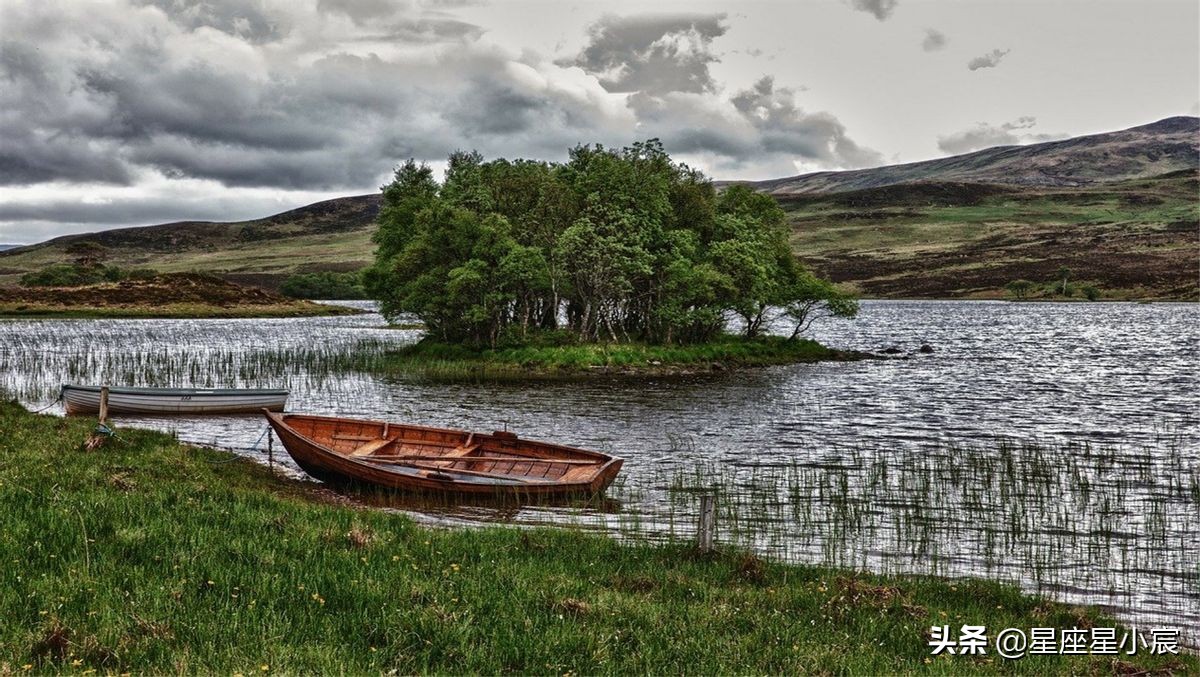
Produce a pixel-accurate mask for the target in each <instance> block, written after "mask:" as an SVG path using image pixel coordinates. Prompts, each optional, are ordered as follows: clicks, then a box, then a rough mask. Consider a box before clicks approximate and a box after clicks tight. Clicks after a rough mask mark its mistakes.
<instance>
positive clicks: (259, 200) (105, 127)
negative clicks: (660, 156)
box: [0, 0, 879, 241]
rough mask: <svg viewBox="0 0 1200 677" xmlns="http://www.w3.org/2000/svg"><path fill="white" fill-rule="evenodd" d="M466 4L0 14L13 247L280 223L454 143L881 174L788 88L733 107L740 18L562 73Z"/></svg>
mask: <svg viewBox="0 0 1200 677" xmlns="http://www.w3.org/2000/svg"><path fill="white" fill-rule="evenodd" d="M454 6H455V2H454V0H449V1H443V2H436V3H431V2H429V1H426V2H419V1H415V0H414V1H410V2H403V3H398V2H385V1H383V0H315V1H312V2H308V3H286V2H252V3H243V2H235V1H234V0H112V1H111V2H110V3H102V4H84V3H0V24H2V25H4V27H5V31H4V39H3V41H0V206H2V207H3V208H2V209H0V235H4V237H3V238H0V239H5V240H16V241H30V240H32V239H35V238H38V237H41V236H42V235H44V234H61V233H62V232H64V231H63V229H64V228H67V229H70V230H75V231H78V230H82V229H86V224H88V223H91V224H94V225H97V226H108V225H142V224H145V223H151V222H156V221H171V220H177V219H183V218H206V219H230V218H244V217H247V216H253V215H261V214H262V213H269V212H270V211H276V210H277V209H276V207H277V208H278V209H286V208H289V207H293V206H297V205H298V204H303V203H304V201H305V200H309V199H310V198H313V199H316V198H319V197H327V196H331V195H335V194H339V193H340V194H345V193H357V192H369V191H373V190H375V189H376V188H377V187H378V186H379V185H380V183H381V182H382V181H386V180H387V177H388V176H389V174H390V170H391V169H392V167H394V166H395V164H396V163H397V162H400V161H402V160H404V159H407V158H409V157H415V158H418V159H422V160H426V161H437V160H440V159H443V158H445V157H446V155H447V154H448V153H450V152H452V151H454V150H456V149H477V150H479V151H480V152H481V153H483V154H484V155H485V156H487V157H505V156H507V157H531V158H539V159H551V160H557V159H563V158H565V156H566V153H567V149H569V148H571V147H572V146H575V145H577V144H579V143H591V142H599V143H603V144H605V145H608V146H620V145H625V144H628V143H630V142H632V141H635V140H638V139H646V138H652V137H659V138H661V139H663V141H664V143H665V144H666V147H667V149H668V150H669V151H670V152H672V153H674V154H676V155H677V156H678V157H680V159H683V160H685V161H687V162H689V163H692V164H693V165H695V166H698V167H701V168H703V169H705V170H707V171H709V172H710V173H724V172H738V174H739V175H741V176H746V175H747V173H753V174H755V175H756V176H759V177H762V178H766V176H769V175H771V174H774V175H776V176H778V175H781V174H793V173H795V168H796V166H797V165H798V164H801V165H803V166H813V167H822V168H847V167H858V166H863V165H867V164H874V163H877V162H878V161H879V158H878V154H877V153H875V152H874V151H872V150H870V149H868V148H864V147H862V146H860V145H859V144H857V143H856V142H855V141H854V140H853V139H852V138H851V137H850V135H849V133H848V132H847V130H846V128H845V127H844V125H842V124H841V122H840V121H839V120H838V119H837V117H835V116H834V115H833V114H832V113H829V112H824V111H807V110H804V109H803V107H802V106H801V104H800V100H799V93H798V90H796V89H793V88H787V87H776V86H775V83H774V81H773V80H772V79H771V78H763V79H761V80H759V81H758V82H757V83H756V84H755V85H754V86H752V87H750V88H747V89H744V90H742V91H736V92H735V93H734V94H733V95H732V96H730V95H728V94H726V93H724V92H723V91H722V90H721V88H720V87H719V86H718V85H717V83H716V82H715V80H714V78H713V75H712V73H711V72H710V66H711V65H712V64H713V63H715V62H716V61H717V59H718V57H717V52H716V51H714V45H713V43H714V41H715V40H717V39H719V38H720V37H721V36H723V35H724V34H725V33H726V31H727V26H726V24H725V17H724V15H722V14H687V15H683V14H676V15H653V16H635V17H625V18H621V17H614V16H608V17H604V18H603V19H601V20H600V21H598V22H596V23H595V24H594V25H592V26H591V27H590V28H589V30H588V33H587V37H588V42H587V44H586V45H585V47H584V48H583V49H582V50H581V51H580V53H579V54H578V55H577V56H576V57H575V58H572V59H570V60H568V61H565V62H564V61H561V60H560V61H558V62H554V61H551V60H549V59H548V58H545V57H543V56H541V55H539V54H537V53H535V52H532V51H528V50H527V51H524V52H521V53H519V54H517V53H513V52H512V51H511V50H507V49H505V48H502V47H500V46H497V45H496V44H494V43H489V42H488V41H487V39H486V35H485V32H484V31H483V29H482V28H480V27H478V26H475V25H473V24H471V23H469V22H465V21H463V20H461V18H459V17H457V16H455V15H453V14H450V13H449V12H450V11H451V10H452V9H453V8H454ZM764 175H766V176H764ZM81 194H86V195H92V196H94V197H96V199H95V200H92V201H89V202H81V201H80V197H79V196H80V195H81ZM287 196H291V197H287ZM139 201H140V202H139ZM172 205H174V207H172ZM268 205H275V207H268ZM250 207H253V208H254V209H255V210H256V211H255V213H247V209H249V208H250ZM55 224H57V225H55Z"/></svg>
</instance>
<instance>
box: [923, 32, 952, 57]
mask: <svg viewBox="0 0 1200 677" xmlns="http://www.w3.org/2000/svg"><path fill="white" fill-rule="evenodd" d="M947 42H948V40H947V38H946V34H945V33H942V32H941V31H939V30H937V29H936V28H926V29H925V39H924V40H922V41H921V49H923V50H925V51H926V52H936V51H939V50H942V49H945V48H946V43H947Z"/></svg>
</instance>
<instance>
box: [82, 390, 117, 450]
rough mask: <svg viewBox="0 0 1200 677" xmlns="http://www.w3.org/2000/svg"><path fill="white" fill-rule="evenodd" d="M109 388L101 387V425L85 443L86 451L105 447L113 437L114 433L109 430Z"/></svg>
mask: <svg viewBox="0 0 1200 677" xmlns="http://www.w3.org/2000/svg"><path fill="white" fill-rule="evenodd" d="M107 421H108V386H101V387H100V424H99V425H97V426H96V429H95V430H94V431H93V432H92V434H91V435H89V436H88V438H87V439H86V440H84V442H83V449H84V451H95V450H97V449H99V448H100V447H102V446H104V443H105V442H106V441H107V440H108V438H109V437H111V436H112V431H111V430H108V425H107V423H106V422H107Z"/></svg>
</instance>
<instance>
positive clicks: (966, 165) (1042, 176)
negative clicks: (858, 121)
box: [750, 117, 1200, 196]
mask: <svg viewBox="0 0 1200 677" xmlns="http://www.w3.org/2000/svg"><path fill="white" fill-rule="evenodd" d="M1198 153H1200V118H1195V117H1173V118H1166V119H1165V120H1159V121H1158V122H1155V123H1152V124H1148V125H1142V126H1140V127H1133V128H1130V129H1125V130H1122V131H1119V132H1108V133H1105V134H1092V135H1090V136H1078V137H1075V138H1072V139H1066V140H1063V141H1050V142H1046V143H1037V144H1032V145H1028V146H997V147H995V148H988V149H985V150H980V151H976V152H974V153H966V154H964V155H954V156H951V157H946V158H939V159H937V160H926V161H924V162H911V163H908V164H902V165H890V166H887V167H876V168H874V169H856V170H850V171H839V172H815V173H812V174H804V175H802V176H794V177H791V178H786V179H772V180H770V181H758V182H752V183H750V185H752V186H754V187H755V188H756V189H758V190H761V191H764V192H766V193H770V194H771V195H777V196H779V195H807V194H828V193H841V192H845V191H854V190H863V189H868V188H881V187H884V186H894V185H897V184H908V183H918V182H930V181H932V182H938V183H946V182H951V183H974V184H994V185H1006V186H1022V187H1032V188H1082V187H1087V186H1093V185H1096V184H1103V183H1111V182H1113V181H1124V180H1128V179H1140V178H1147V177H1151V176H1158V175H1161V174H1168V173H1170V172H1174V171H1179V170H1182V169H1193V170H1194V169H1196V167H1197V154H1198Z"/></svg>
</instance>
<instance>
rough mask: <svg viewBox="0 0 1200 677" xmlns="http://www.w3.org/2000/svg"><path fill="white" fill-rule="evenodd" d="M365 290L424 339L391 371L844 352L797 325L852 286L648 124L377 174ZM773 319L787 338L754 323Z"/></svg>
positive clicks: (771, 359)
mask: <svg viewBox="0 0 1200 677" xmlns="http://www.w3.org/2000/svg"><path fill="white" fill-rule="evenodd" d="M375 243H376V244H377V246H378V249H377V250H376V254H375V262H374V265H373V266H372V267H370V268H368V269H367V271H366V272H365V273H364V278H363V279H364V285H365V288H366V290H367V292H368V293H369V294H370V295H371V296H373V297H374V298H376V299H377V300H378V301H379V302H380V309H381V312H382V313H383V314H384V316H385V317H386V318H387V319H388V320H389V321H392V322H396V321H399V320H400V319H401V318H404V317H411V316H416V317H417V318H418V319H419V320H420V321H421V322H422V323H423V325H424V326H425V329H426V334H425V337H424V338H423V339H422V341H421V342H419V343H418V344H416V345H415V346H411V347H408V348H406V349H403V350H401V351H398V352H397V353H394V354H393V355H392V356H391V357H392V361H391V364H392V365H393V366H395V367H397V368H400V369H412V370H418V371H421V370H424V371H441V372H443V373H455V372H460V373H463V374H464V375H466V374H478V373H481V372H482V373H490V374H526V375H545V374H563V373H570V374H586V373H650V374H662V373H680V372H684V373H691V372H696V371H712V370H723V369H726V368H733V367H740V366H761V365H766V364H780V363H791V362H809V361H816V360H828V359H853V358H855V357H858V356H859V355H857V354H855V353H849V352H843V351H836V350H831V349H828V348H826V347H824V346H821V345H820V344H818V343H816V342H815V341H812V340H808V339H804V338H802V335H803V333H804V332H805V330H807V329H808V327H809V326H810V325H811V324H812V322H813V321H814V320H816V319H818V318H821V317H853V316H854V315H855V314H856V313H857V311H858V304H857V302H856V301H855V300H854V299H853V298H851V297H850V296H849V295H847V294H846V293H845V292H843V291H842V290H840V289H838V288H836V287H835V286H834V285H833V284H831V283H830V282H829V281H827V280H824V279H821V278H819V277H817V276H816V275H814V274H813V273H812V272H811V271H810V270H809V269H808V268H806V267H805V266H803V265H802V264H801V263H800V262H799V261H798V260H797V259H796V257H795V256H794V255H793V254H792V252H791V249H790V247H789V245H788V229H787V220H786V215H785V213H784V212H783V210H782V209H781V208H780V207H779V205H778V203H777V202H776V201H775V200H774V199H773V198H771V197H770V196H768V195H764V194H761V193H757V192H755V191H753V190H751V189H750V188H747V187H745V186H730V187H727V188H725V189H723V190H721V191H719V192H718V190H717V189H716V188H715V187H714V185H713V183H712V181H710V180H709V179H708V178H707V177H705V176H704V175H703V174H702V173H700V172H698V171H696V170H694V169H692V168H690V167H688V166H686V165H683V164H680V163H677V162H674V161H672V159H671V158H670V156H668V155H667V153H666V152H665V151H664V150H663V147H662V145H661V144H660V143H659V142H658V141H657V140H650V141H647V142H643V143H637V144H634V145H632V146H629V147H626V148H623V149H619V150H618V149H608V148H604V147H603V146H599V145H596V146H578V147H576V148H574V149H572V150H571V152H570V158H569V160H568V161H567V162H566V163H564V164H556V163H548V162H540V161H531V160H515V161H509V160H503V159H500V160H494V161H490V162H485V161H484V159H483V158H482V157H481V156H480V155H479V154H478V153H473V152H472V153H466V152H458V153H454V154H453V155H451V156H450V158H449V161H448V168H447V170H446V175H445V179H444V181H442V182H441V183H438V182H437V181H435V180H434V178H433V172H432V170H431V169H430V168H429V167H428V166H426V165H424V164H418V163H417V162H415V161H413V160H410V161H409V162H407V163H405V164H404V165H402V166H401V167H399V168H398V169H397V170H396V172H395V177H394V180H393V181H392V182H391V183H390V184H389V185H387V186H385V187H384V189H383V206H382V209H381V211H380V214H379V229H378V231H377V232H376V234H375ZM780 326H786V327H787V328H788V330H787V331H788V335H787V336H774V335H767V329H768V328H769V327H772V328H778V327H780Z"/></svg>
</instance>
